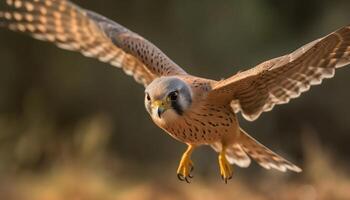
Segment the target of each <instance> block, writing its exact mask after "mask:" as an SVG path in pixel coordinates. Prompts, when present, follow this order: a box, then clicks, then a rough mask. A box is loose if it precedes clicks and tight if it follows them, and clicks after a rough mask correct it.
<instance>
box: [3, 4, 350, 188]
mask: <svg viewBox="0 0 350 200" xmlns="http://www.w3.org/2000/svg"><path fill="white" fill-rule="evenodd" d="M6 5H7V7H6V9H5V10H3V11H0V26H1V27H6V28H9V29H10V30H13V31H17V32H23V33H27V34H29V35H31V36H32V37H34V38H36V39H39V40H44V41H49V42H52V43H55V44H56V45H57V46H58V47H60V48H63V49H68V50H72V51H79V52H81V53H82V54H83V55H85V56H88V57H94V58H97V59H99V60H100V61H102V62H106V63H109V64H111V65H113V66H116V67H119V68H122V69H123V70H124V71H125V72H126V74H128V75H131V76H133V77H134V79H135V80H136V81H137V82H139V83H141V84H143V85H144V87H145V100H144V101H145V107H146V109H147V111H148V113H149V114H150V116H151V118H152V120H153V121H154V123H155V124H156V125H157V126H159V127H160V128H162V129H163V130H164V131H166V132H167V133H168V134H169V135H171V136H172V137H173V138H175V139H177V140H179V141H181V142H183V143H185V144H187V145H188V148H187V150H186V151H185V153H184V154H183V156H182V158H181V161H180V164H179V167H178V170H177V175H178V178H179V179H180V180H183V181H186V182H189V180H190V178H192V175H191V172H192V169H193V163H192V161H191V154H192V152H193V150H194V149H195V148H196V147H198V146H200V145H210V146H211V147H212V148H213V149H214V150H215V151H217V152H218V162H219V168H220V174H221V176H222V178H223V180H224V181H225V182H227V180H229V179H230V178H231V177H232V168H231V165H232V164H236V165H238V166H240V167H248V166H249V165H250V162H251V160H250V157H251V158H253V159H254V160H255V161H256V162H257V163H258V164H259V165H261V166H262V167H263V168H265V169H271V168H274V169H277V170H279V171H282V172H285V171H287V170H291V171H294V172H301V169H300V168H299V167H297V166H296V165H294V164H292V163H291V162H289V161H287V160H286V159H284V158H282V157H281V156H279V155H277V154H276V153H274V152H272V151H271V150H269V149H268V148H266V147H265V146H263V145H262V144H260V143H259V142H257V141H256V140H254V139H253V138H252V137H251V136H249V135H248V134H247V133H246V132H245V131H244V130H243V129H242V128H241V127H240V126H239V124H238V121H237V117H236V113H238V112H241V113H242V115H243V117H244V118H245V119H246V120H249V121H253V120H255V119H257V118H258V117H259V116H260V114H261V113H262V112H266V111H270V110H272V108H273V107H274V106H275V105H278V104H285V103H288V102H289V101H290V100H291V99H293V98H296V97H299V95H300V94H301V93H303V92H305V91H307V90H309V88H310V86H312V85H317V84H320V83H321V82H322V79H324V78H331V77H333V75H334V73H335V69H337V68H340V67H343V66H345V65H347V64H349V63H350V26H346V27H343V28H341V29H339V30H337V31H335V32H333V33H331V34H329V35H327V36H325V37H322V38H320V39H317V40H315V41H313V42H310V43H309V44H306V45H305V46H303V47H301V48H299V49H297V50H296V51H294V52H292V53H290V54H288V55H284V56H281V57H278V58H274V59H271V60H268V61H266V62H263V63H261V64H259V65H257V66H255V67H254V68H251V69H249V70H246V71H243V72H239V73H237V74H235V75H233V76H231V77H230V78H227V79H225V80H221V81H215V80H210V79H205V78H200V77H197V76H193V75H190V74H188V73H186V72H185V71H184V70H183V69H182V68H181V67H179V66H178V65H177V64H176V63H174V62H173V61H172V60H171V59H170V58H168V57H167V56H166V55H165V54H164V53H163V52H162V51H161V50H160V49H158V48H157V47H156V46H155V45H153V44H152V43H150V42H149V41H147V40H146V39H144V38H143V37H141V36H140V35H138V34H136V33H134V32H132V31H130V30H128V29H126V28H125V27H123V26H121V25H120V24H118V23H116V22H114V21H112V20H110V19H107V18H106V17H103V16H101V15H99V14H97V13H95V12H92V11H89V10H86V9H83V8H81V7H79V6H77V5H75V4H74V3H72V2H70V1H68V0H6Z"/></svg>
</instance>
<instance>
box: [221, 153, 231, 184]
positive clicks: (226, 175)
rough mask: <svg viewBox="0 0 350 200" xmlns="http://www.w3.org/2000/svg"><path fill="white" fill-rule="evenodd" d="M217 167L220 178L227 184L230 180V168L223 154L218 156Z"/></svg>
mask: <svg viewBox="0 0 350 200" xmlns="http://www.w3.org/2000/svg"><path fill="white" fill-rule="evenodd" d="M219 167H220V175H221V178H222V180H223V181H224V182H225V183H226V184H227V182H228V180H230V179H232V168H231V165H230V163H229V162H228V161H227V159H226V156H225V153H224V152H221V153H220V154H219Z"/></svg>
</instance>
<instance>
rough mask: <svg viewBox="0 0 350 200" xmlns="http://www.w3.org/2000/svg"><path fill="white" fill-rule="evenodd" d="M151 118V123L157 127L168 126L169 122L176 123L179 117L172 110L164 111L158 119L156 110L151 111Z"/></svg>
mask: <svg viewBox="0 0 350 200" xmlns="http://www.w3.org/2000/svg"><path fill="white" fill-rule="evenodd" d="M151 116H152V119H153V121H154V122H156V123H157V124H159V125H166V124H169V123H171V122H174V121H176V120H177V119H178V118H179V115H178V114H177V113H176V112H175V111H174V110H173V109H168V110H166V111H165V112H164V113H163V114H162V115H161V117H160V118H159V116H158V113H157V109H153V110H152V115H151Z"/></svg>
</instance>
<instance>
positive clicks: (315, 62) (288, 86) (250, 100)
mask: <svg viewBox="0 0 350 200" xmlns="http://www.w3.org/2000/svg"><path fill="white" fill-rule="evenodd" d="M349 63H350V26H346V27H343V28H341V29H339V30H337V31H335V32H333V33H331V34H329V35H328V36H326V37H324V38H321V39H318V40H315V41H313V42H311V43H309V44H307V45H305V46H303V47H301V48H299V49H297V50H296V51H294V52H292V53H291V54H288V55H285V56H282V57H278V58H275V59H272V60H269V61H266V62H263V63H261V64H259V65H257V66H256V67H254V68H252V69H249V70H247V71H244V72H241V73H238V74H236V75H234V76H232V77H230V78H228V79H226V80H223V81H220V82H218V83H217V84H215V85H214V87H213V90H212V91H211V93H210V94H209V98H212V99H213V100H214V101H216V102H217V101H218V99H220V101H221V102H223V103H227V102H231V107H232V108H233V110H234V112H236V113H237V112H242V115H243V117H244V118H245V119H247V120H250V121H253V120H255V119H257V118H258V117H259V116H260V114H261V113H262V112H266V111H270V110H272V109H273V107H274V106H275V105H278V104H285V103H288V102H289V101H290V100H291V99H293V98H297V97H299V96H300V95H301V93H303V92H305V91H308V90H309V89H310V86H312V85H318V84H321V82H322V80H323V79H326V78H332V77H333V76H334V73H335V70H336V69H337V68H340V67H343V66H345V65H348V64H349Z"/></svg>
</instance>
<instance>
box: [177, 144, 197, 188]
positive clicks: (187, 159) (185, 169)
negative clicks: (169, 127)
mask: <svg viewBox="0 0 350 200" xmlns="http://www.w3.org/2000/svg"><path fill="white" fill-rule="evenodd" d="M192 150H193V147H192V146H191V145H189V147H188V149H187V150H186V152H185V153H184V154H183V155H182V158H181V161H180V164H179V168H178V169H177V177H178V178H179V180H181V181H186V182H187V183H190V179H191V178H193V176H192V174H191V173H192V171H193V169H194V168H193V162H192V160H191V153H192Z"/></svg>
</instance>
